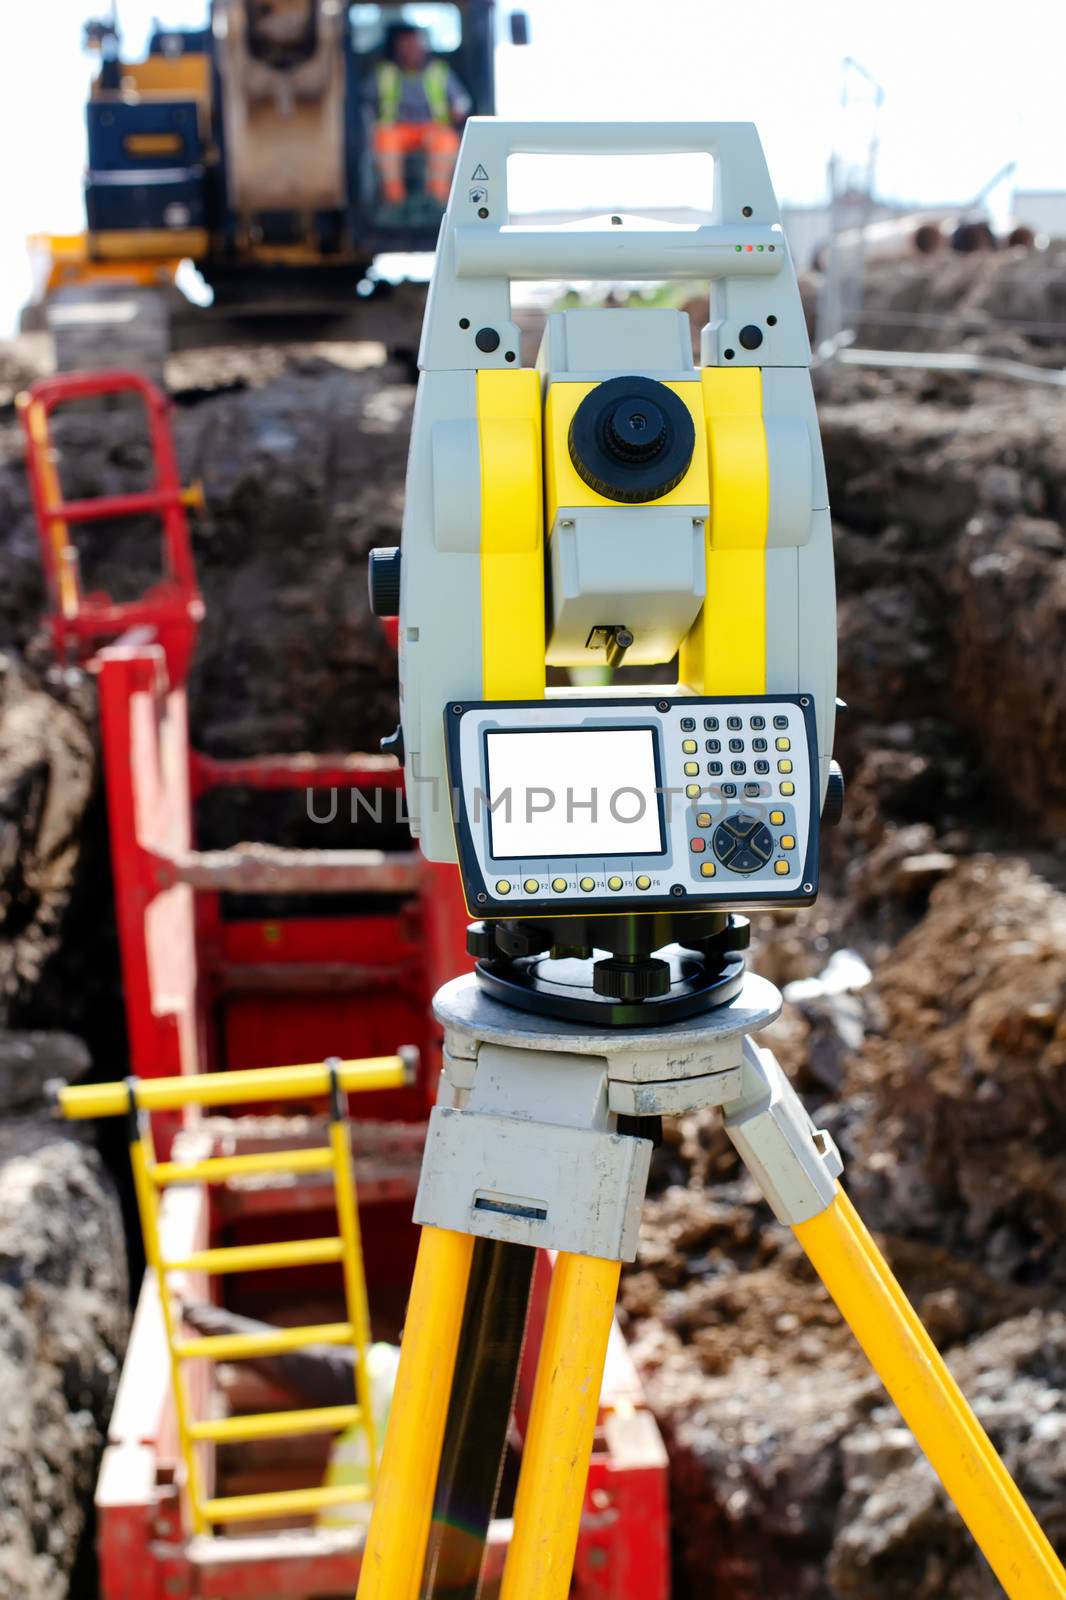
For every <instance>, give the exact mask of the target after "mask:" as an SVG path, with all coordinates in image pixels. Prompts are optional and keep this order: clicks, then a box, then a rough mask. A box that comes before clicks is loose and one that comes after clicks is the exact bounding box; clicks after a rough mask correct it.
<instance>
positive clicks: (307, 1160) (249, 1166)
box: [151, 1146, 333, 1189]
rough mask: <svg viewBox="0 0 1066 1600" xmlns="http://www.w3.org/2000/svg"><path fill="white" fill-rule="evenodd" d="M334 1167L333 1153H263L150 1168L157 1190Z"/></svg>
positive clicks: (316, 1170)
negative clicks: (166, 1186)
mask: <svg viewBox="0 0 1066 1600" xmlns="http://www.w3.org/2000/svg"><path fill="white" fill-rule="evenodd" d="M332 1166H333V1151H332V1150H331V1149H329V1148H328V1146H323V1147H322V1148H321V1149H318V1150H260V1151H256V1152H255V1153H253V1154H251V1155H244V1156H209V1157H207V1158H206V1159H205V1160H203V1161H160V1162H159V1163H158V1164H157V1165H156V1166H154V1167H152V1169H151V1176H152V1182H153V1183H154V1184H155V1185H156V1187H157V1188H160V1189H161V1188H162V1187H163V1185H164V1184H167V1183H225V1182H226V1181H227V1180H228V1179H230V1178H255V1177H259V1176H262V1175H264V1174H266V1173H276V1172H282V1173H286V1174H292V1175H293V1176H296V1175H298V1174H300V1173H303V1172H328V1171H329V1170H330V1169H331V1167H332Z"/></svg>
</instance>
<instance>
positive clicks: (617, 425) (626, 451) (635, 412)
mask: <svg viewBox="0 0 1066 1600" xmlns="http://www.w3.org/2000/svg"><path fill="white" fill-rule="evenodd" d="M666 439H667V428H666V418H665V417H664V416H663V414H662V412H661V411H660V410H659V407H658V406H657V405H655V404H654V403H653V402H652V401H651V400H640V399H634V400H623V401H622V403H621V405H618V406H615V408H614V410H613V411H612V412H611V414H610V416H609V417H608V418H607V421H606V424H605V427H604V443H605V445H606V446H607V453H608V454H609V455H612V456H614V458H615V460H616V461H638V462H639V461H650V460H651V459H652V457H653V456H655V455H657V454H658V453H659V451H660V450H661V449H662V447H663V445H664V444H665V443H666Z"/></svg>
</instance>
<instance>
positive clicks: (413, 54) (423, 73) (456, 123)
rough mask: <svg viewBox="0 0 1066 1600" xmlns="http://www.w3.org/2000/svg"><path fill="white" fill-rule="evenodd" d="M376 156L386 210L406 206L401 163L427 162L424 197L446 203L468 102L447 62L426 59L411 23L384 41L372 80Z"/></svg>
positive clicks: (424, 47)
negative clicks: (412, 158)
mask: <svg viewBox="0 0 1066 1600" xmlns="http://www.w3.org/2000/svg"><path fill="white" fill-rule="evenodd" d="M372 109H373V116H374V156H375V160H376V162H377V168H378V174H379V176H380V179H381V191H382V199H383V200H384V203H385V204H386V206H389V207H393V206H402V205H403V204H404V203H405V202H406V200H407V180H406V176H405V163H406V160H407V158H408V156H410V155H413V154H420V155H423V156H424V157H425V162H426V193H427V194H428V195H429V196H430V197H431V198H432V199H433V200H435V201H437V202H439V204H440V205H441V207H443V206H445V205H447V203H448V193H449V190H450V189H451V182H452V170H453V168H454V166H455V157H456V154H457V152H458V149H459V132H458V130H459V129H460V128H461V127H462V126H463V123H464V122H465V121H466V119H467V117H468V116H469V115H470V111H471V100H470V96H469V95H468V94H467V92H466V90H465V89H464V88H463V86H462V84H461V83H460V82H459V79H458V78H457V77H456V76H455V73H454V72H453V71H452V69H451V68H450V67H449V65H448V63H447V61H445V60H443V59H442V58H441V57H440V56H434V55H431V54H430V50H429V46H428V43H427V41H426V36H425V34H424V33H423V31H422V29H421V28H418V27H415V26H414V25H413V24H412V23H397V24H396V25H395V26H394V27H392V28H390V30H389V32H388V35H387V37H386V41H385V59H384V60H383V61H381V62H380V63H379V64H378V67H377V71H376V73H375V75H374V80H373V108H372Z"/></svg>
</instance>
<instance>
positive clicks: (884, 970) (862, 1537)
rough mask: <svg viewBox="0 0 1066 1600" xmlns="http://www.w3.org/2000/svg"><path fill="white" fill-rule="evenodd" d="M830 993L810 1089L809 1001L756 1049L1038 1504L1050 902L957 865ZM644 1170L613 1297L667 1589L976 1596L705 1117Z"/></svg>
mask: <svg viewBox="0 0 1066 1600" xmlns="http://www.w3.org/2000/svg"><path fill="white" fill-rule="evenodd" d="M853 998H854V999H855V1001H856V1003H857V1004H858V1006H859V1007H860V1009H861V1013H862V1016H861V1028H860V1033H859V1041H858V1043H857V1044H856V1042H855V1039H854V1038H853V1039H852V1041H851V1043H852V1046H853V1048H851V1049H849V1048H848V1045H847V1041H838V1042H839V1043H840V1044H841V1048H840V1051H839V1058H840V1060H841V1061H842V1064H843V1070H842V1079H841V1082H840V1086H839V1091H838V1093H837V1094H836V1096H834V1098H832V1099H828V1100H827V1098H826V1087H825V1085H824V1084H819V1083H817V1082H816V1081H815V1078H814V1076H813V1074H812V1072H811V1051H810V1043H811V1037H812V1025H811V1015H810V1008H808V1013H807V1014H805V1013H804V1011H803V1010H801V1009H799V1008H796V1007H791V1008H789V1009H788V1010H787V1011H786V1016H785V1018H784V1020H783V1022H782V1023H781V1024H776V1025H775V1026H774V1028H772V1029H770V1030H768V1033H767V1042H768V1043H770V1044H772V1045H774V1046H776V1047H777V1048H778V1049H779V1051H780V1054H781V1057H782V1059H783V1060H784V1061H785V1062H786V1063H790V1064H793V1063H794V1064H796V1065H797V1066H798V1068H799V1071H798V1073H797V1079H798V1082H799V1084H800V1086H801V1088H802V1089H803V1090H804V1092H805V1097H806V1098H807V1101H808V1104H809V1105H810V1107H811V1109H812V1112H813V1113H814V1115H815V1117H816V1120H817V1121H818V1123H819V1124H820V1125H822V1126H826V1127H828V1128H829V1129H830V1131H831V1132H832V1133H833V1135H834V1137H835V1138H836V1140H837V1142H838V1144H839V1145H840V1147H841V1150H842V1152H843V1154H844V1157H845V1182H846V1184H847V1187H848V1189H849V1191H850V1192H851V1193H852V1194H853V1196H854V1197H855V1199H856V1201H857V1203H858V1205H859V1208H860V1210H861V1211H862V1212H863V1214H864V1216H865V1218H866V1220H867V1221H868V1222H869V1223H870V1225H871V1226H872V1227H873V1228H874V1229H875V1230H876V1231H877V1233H878V1235H879V1239H880V1243H881V1245H882V1248H883V1249H884V1250H885V1252H886V1254H887V1256H888V1258H889V1260H890V1262H891V1264H892V1266H893V1269H894V1270H895V1271H896V1273H897V1274H898V1275H899V1277H900V1278H901V1280H902V1282H903V1285H904V1288H905V1289H906V1291H907V1293H908V1295H909V1296H910V1297H911V1299H912V1301H913V1302H914V1303H915V1305H916V1306H917V1308H918V1310H919V1312H920V1314H921V1315H922V1318H923V1320H924V1321H925V1323H926V1325H927V1326H928V1327H929V1329H930V1331H931V1332H932V1334H933V1336H934V1338H936V1339H937V1341H938V1342H939V1343H940V1344H941V1345H942V1346H943V1347H944V1348H950V1349H952V1350H953V1356H952V1364H953V1365H954V1366H955V1367H956V1370H957V1374H958V1376H959V1377H960V1380H961V1381H963V1382H964V1387H965V1388H966V1391H967V1393H968V1394H969V1395H970V1397H971V1398H972V1400H973V1401H974V1403H975V1405H976V1406H977V1409H978V1411H979V1414H980V1416H981V1419H982V1421H983V1422H984V1423H985V1424H986V1426H987V1427H988V1428H989V1430H990V1432H991V1433H992V1435H993V1439H994V1441H995V1442H996V1444H997V1446H1000V1447H1002V1448H1003V1449H1004V1450H1005V1452H1006V1455H1007V1460H1008V1465H1009V1466H1010V1468H1011V1470H1012V1471H1013V1472H1014V1473H1015V1475H1016V1477H1017V1479H1018V1482H1019V1484H1020V1486H1021V1488H1022V1491H1023V1493H1025V1494H1026V1495H1027V1496H1028V1497H1029V1498H1030V1499H1031V1500H1032V1501H1033V1503H1034V1506H1035V1507H1036V1509H1037V1512H1038V1514H1043V1513H1044V1512H1048V1513H1054V1515H1055V1516H1059V1515H1060V1514H1061V1499H1060V1498H1057V1496H1061V1485H1062V1483H1063V1481H1064V1480H1066V1423H1064V1422H1063V1420H1062V1392H1061V1391H1062V1389H1063V1387H1064V1386H1066V1343H1064V1332H1066V1323H1064V1322H1063V1319H1062V1317H1061V1314H1057V1315H1056V1313H1055V1310H1054V1308H1055V1307H1056V1305H1057V1304H1059V1303H1061V1294H1062V1284H1063V1272H1064V1267H1063V1260H1064V1254H1063V1244H1062V1241H1063V1238H1064V1237H1066V1230H1064V1221H1066V1217H1064V1208H1066V1152H1064V1150H1063V1146H1062V1137H1061V1135H1062V1127H1063V1125H1064V1111H1066V1106H1064V1101H1063V1092H1064V1091H1063V1085H1064V1084H1066V1072H1064V1070H1063V1069H1064V1066H1066V1029H1064V1024H1063V1022H1062V1017H1063V1000H1064V998H1066V895H1063V894H1061V893H1059V892H1057V891H1056V890H1054V889H1052V888H1050V887H1049V886H1048V885H1047V884H1045V883H1043V882H1041V881H1040V880H1039V879H1037V878H1036V877H1034V875H1033V874H1032V872H1031V871H1030V869H1029V868H1028V866H1027V865H1026V864H1025V863H1024V862H1020V861H997V860H995V859H993V858H990V857H988V858H979V859H977V860H975V861H973V862H970V863H967V864H966V865H965V866H963V867H960V868H959V870H958V871H957V872H956V873H955V874H954V875H953V876H952V877H950V878H949V879H948V880H946V881H945V882H943V883H942V884H941V885H940V887H939V888H937V889H936V890H935V891H934V893H933V895H932V899H931V903H930V906H929V910H928V912H927V914H926V915H925V916H924V917H923V918H922V919H921V921H920V922H919V923H918V925H917V927H916V928H915V929H914V931H913V932H912V933H911V934H910V935H908V936H907V937H906V938H905V939H904V940H903V941H902V942H901V944H900V946H899V949H898V951H897V953H896V954H895V955H894V956H893V957H892V958H890V959H889V960H888V961H887V962H886V963H885V964H884V965H882V966H881V967H880V968H879V970H878V972H877V975H876V978H875V981H874V984H873V985H872V986H871V987H870V989H868V990H863V991H861V998H860V997H858V996H856V997H853ZM653 1181H654V1182H655V1183H657V1185H659V1186H660V1192H659V1193H658V1194H656V1195H655V1196H654V1197H653V1198H652V1200H651V1201H650V1202H649V1204H648V1207H647V1209H646V1213H645V1219H644V1231H643V1234H642V1240H641V1250H640V1256H639V1266H638V1268H637V1269H636V1270H634V1271H633V1272H631V1273H629V1274H627V1276H626V1279H625V1282H624V1286H623V1305H624V1307H625V1310H626V1314H627V1316H628V1318H629V1319H630V1324H631V1333H632V1335H633V1337H634V1342H635V1348H636V1351H637V1355H638V1359H639V1361H640V1362H641V1365H642V1367H643V1370H644V1372H645V1375H646V1378H647V1381H648V1385H649V1394H650V1397H651V1401H652V1404H653V1406H654V1407H655V1410H656V1412H657V1414H658V1415H659V1417H660V1419H661V1420H662V1421H663V1423H664V1426H665V1428H666V1431H667V1434H668V1437H669V1439H670V1443H671V1447H672V1448H671V1474H672V1477H671V1486H672V1493H673V1497H674V1499H673V1504H674V1510H675V1528H676V1529H677V1538H678V1546H677V1549H676V1551H675V1554H676V1558H677V1566H678V1584H679V1588H678V1594H679V1595H680V1596H684V1597H686V1600H687V1597H688V1596H689V1595H691V1596H693V1597H695V1596H696V1595H699V1594H701V1593H703V1592H705V1583H706V1575H707V1574H708V1573H709V1572H713V1573H714V1574H715V1577H716V1583H717V1584H718V1585H719V1586H721V1593H722V1595H723V1596H725V1597H726V1600H749V1597H750V1600H754V1597H756V1596H760V1597H763V1600H767V1597H769V1600H772V1597H775V1596H780V1597H782V1600H784V1597H786V1596H788V1597H790V1600H791V1597H794V1596H804V1597H807V1596H809V1597H811V1600H814V1597H819V1600H821V1597H822V1596H826V1595H829V1594H840V1595H850V1594H854V1595H862V1596H864V1597H868V1596H877V1597H878V1600H880V1597H881V1596H885V1597H886V1600H895V1597H897V1596H900V1597H902V1596H903V1595H904V1593H905V1592H906V1591H907V1590H908V1588H909V1590H910V1592H912V1593H915V1594H922V1595H929V1596H932V1595H938V1596H939V1595H940V1594H941V1593H943V1594H948V1595H951V1596H952V1597H958V1600H963V1597H965V1600H980V1597H983V1596H984V1595H985V1594H989V1595H990V1594H991V1593H993V1592H994V1591H993V1590H991V1589H988V1588H987V1587H983V1585H984V1584H985V1578H984V1576H983V1570H984V1569H983V1564H982V1563H981V1562H980V1560H979V1558H977V1557H976V1556H975V1555H974V1553H973V1550H972V1546H971V1545H970V1543H969V1541H968V1538H967V1537H966V1536H965V1534H964V1531H963V1530H962V1529H961V1526H959V1525H958V1519H957V1517H956V1516H955V1514H954V1513H953V1512H951V1511H950V1510H949V1509H948V1508H947V1505H946V1502H945V1500H944V1497H943V1495H942V1493H941V1491H940V1490H939V1489H938V1488H937V1486H936V1485H935V1482H934V1480H933V1479H932V1477H931V1474H930V1473H929V1471H928V1469H927V1468H926V1467H925V1466H924V1465H922V1464H919V1463H918V1461H917V1457H916V1451H915V1448H914V1446H913V1443H912V1442H911V1441H910V1436H909V1434H907V1433H906V1432H905V1430H901V1427H900V1423H899V1418H898V1414H897V1413H896V1412H895V1410H894V1408H892V1407H891V1406H889V1405H888V1404H887V1402H886V1401H885V1397H884V1393H883V1390H882V1389H881V1387H880V1384H879V1383H878V1382H877V1380H876V1379H874V1378H872V1377H871V1374H870V1372H869V1369H868V1368H867V1366H866V1364H865V1361H864V1359H863V1357H862V1356H861V1354H860V1353H859V1351H858V1350H857V1348H856V1347H855V1346H854V1345H853V1343H852V1341H851V1336H850V1334H848V1332H847V1330H846V1329H845V1328H844V1327H843V1325H842V1324H841V1322H840V1319H839V1317H838V1316H837V1313H836V1311H835V1309H834V1308H833V1306H832V1305H831V1303H830V1302H829V1299H828V1297H827V1295H826V1294H825V1291H824V1290H823V1289H822V1287H821V1285H820V1284H818V1283H817V1282H816V1281H815V1280H814V1278H813V1274H812V1273H811V1272H810V1270H809V1268H808V1266H807V1264H806V1262H805V1260H804V1258H803V1255H802V1252H801V1251H800V1248H799V1246H798V1245H797V1244H796V1242H795V1241H794V1239H793V1238H792V1237H791V1235H789V1234H787V1233H785V1232H784V1231H783V1230H782V1229H780V1228H779V1227H777V1225H776V1224H775V1223H774V1222H773V1219H772V1218H771V1216H770V1213H769V1211H768V1209H767V1208H766V1206H765V1205H764V1204H763V1203H762V1201H761V1200H760V1198H759V1196H758V1194H757V1191H756V1189H755V1187H754V1185H753V1184H752V1182H751V1180H750V1179H749V1178H748V1177H747V1175H746V1174H745V1173H744V1172H743V1170H742V1169H741V1167H740V1165H739V1162H738V1160H737V1158H736V1156H735V1154H734V1152H733V1150H732V1147H731V1146H730V1145H729V1144H728V1142H727V1140H726V1138H725V1136H724V1134H723V1133H722V1131H721V1129H720V1127H719V1126H718V1123H717V1119H716V1117H715V1116H714V1114H713V1113H706V1114H701V1115H699V1116H696V1117H691V1118H686V1119H683V1120H682V1121H681V1123H680V1124H679V1126H678V1127H677V1129H676V1130H675V1131H674V1133H673V1136H672V1140H671V1143H670V1144H669V1145H668V1146H667V1148H666V1149H664V1150H663V1151H661V1152H660V1153H659V1154H658V1156H657V1158H656V1164H655V1178H654V1180H653ZM663 1185H665V1187H662V1186H663ZM1008 1319H1013V1320H1008ZM1056 1414H1057V1420H1056ZM1034 1416H1041V1417H1043V1416H1046V1417H1047V1418H1048V1421H1047V1424H1046V1425H1045V1426H1041V1427H1039V1428H1036V1429H1035V1430H1034V1429H1033V1427H1032V1419H1033V1417H1034ZM883 1474H884V1477H883V1476H882V1475H883ZM873 1480H876V1482H877V1484H878V1489H877V1495H876V1498H875V1499H874V1501H872V1502H870V1503H867V1495H866V1491H868V1490H869V1489H870V1485H871V1481H873ZM1056 1527H1057V1524H1053V1526H1052V1530H1051V1531H1052V1532H1054V1531H1055V1529H1056ZM1058 1531H1059V1533H1060V1534H1061V1533H1066V1527H1063V1528H1059V1529H1058ZM827 1574H828V1580H827ZM938 1583H939V1584H942V1585H944V1586H943V1587H941V1588H938V1587H937V1584H938ZM717 1592H718V1589H717V1588H716V1593H717Z"/></svg>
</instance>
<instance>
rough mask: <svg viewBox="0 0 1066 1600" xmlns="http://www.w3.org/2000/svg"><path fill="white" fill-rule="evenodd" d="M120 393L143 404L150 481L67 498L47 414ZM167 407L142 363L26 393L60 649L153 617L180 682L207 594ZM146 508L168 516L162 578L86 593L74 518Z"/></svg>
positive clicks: (67, 377) (191, 499) (25, 415)
mask: <svg viewBox="0 0 1066 1600" xmlns="http://www.w3.org/2000/svg"><path fill="white" fill-rule="evenodd" d="M114 394H135V395H137V396H138V397H139V398H140V400H141V401H142V403H143V405H144V408H145V413H146V416H147V419H148V434H149V440H150V443H151V450H152V460H153V463H154V480H153V483H152V487H151V488H150V489H149V490H148V491H147V492H145V493H140V494H126V495H100V496H98V497H96V498H93V499H91V500H69V501H68V500H64V499H63V495H62V489H61V486H60V483H59V476H58V472H57V469H56V465H55V451H54V448H53V446H52V443H51V438H50V433H49V429H48V420H49V418H50V417H51V415H52V412H53V411H55V409H56V407H57V406H61V405H64V404H68V403H69V402H71V401H74V400H86V399H96V398H100V397H102V396H105V395H114ZM169 411H170V402H169V401H168V399H167V397H166V396H165V395H164V394H163V393H162V391H161V390H159V389H157V388H156V386H155V385H154V384H152V383H149V382H148V380H147V379H146V378H144V377H142V376H141V374H140V373H136V372H120V371H116V372H79V373H59V374H57V375H56V376H55V377H52V378H42V379H39V380H38V381H37V382H36V383H34V384H32V385H31V386H30V389H29V391H28V393H27V394H26V396H24V397H20V401H19V413H20V416H21V419H22V424H23V430H24V433H25V437H26V459H27V465H28V469H29V477H30V489H31V493H32V495H33V503H34V509H35V511H36V514H37V527H38V533H39V535H40V539H41V549H42V554H43V558H44V566H45V572H46V573H47V575H48V579H49V586H50V588H51V590H52V598H53V605H54V611H53V615H52V619H51V621H52V630H53V634H54V637H55V641H56V648H57V650H58V652H59V654H60V655H61V656H64V657H65V656H66V655H67V654H68V653H72V654H74V655H76V656H77V657H79V658H81V659H84V656H85V654H86V650H85V648H84V647H85V646H89V645H92V644H94V643H98V642H99V641H100V640H103V639H113V638H116V637H117V636H118V635H119V634H120V633H123V632H125V631H126V630H127V629H128V628H130V627H133V626H142V625H144V626H151V627H154V628H155V629H156V630H157V633H158V637H159V642H160V643H161V645H162V646H163V649H164V652H165V654H166V657H167V664H168V668H169V671H170V677H171V681H172V683H174V684H179V683H183V682H184V679H185V674H186V672H187V670H188V663H189V656H190V654H191V651H192V647H193V643H194V641H195V637H196V628H197V625H198V623H199V622H200V620H201V619H202V617H203V602H202V601H201V599H200V594H199V590H198V588H197V584H196V571H195V568H194V566H193V559H192V547H191V544H190V540H189V523H188V518H187V516H186V506H187V505H189V504H194V503H196V501H197V493H198V492H197V491H195V490H183V489H182V486H181V479H180V477H179V473H178V460H177V455H176V453H175V450H174V440H173V437H172V435H171V431H170V420H169ZM38 425H39V426H38ZM145 514H151V515H157V516H159V518H160V520H161V523H162V539H163V568H164V577H163V579H162V581H161V582H160V583H158V584H156V585H155V586H154V587H153V588H152V589H150V590H149V591H148V593H147V594H145V595H143V596H141V598H140V599H139V600H137V601H134V602H132V603H131V604H129V605H125V604H122V605H119V604H116V603H115V602H114V601H113V600H112V598H111V596H110V595H108V594H90V595H85V594H83V593H82V592H81V587H80V584H79V582H78V576H77V556H76V552H75V551H74V549H73V547H72V546H71V545H70V542H69V539H68V538H67V528H68V525H69V524H71V523H88V522H95V521H100V520H102V519H104V518H109V517H122V516H142V515H145Z"/></svg>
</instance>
